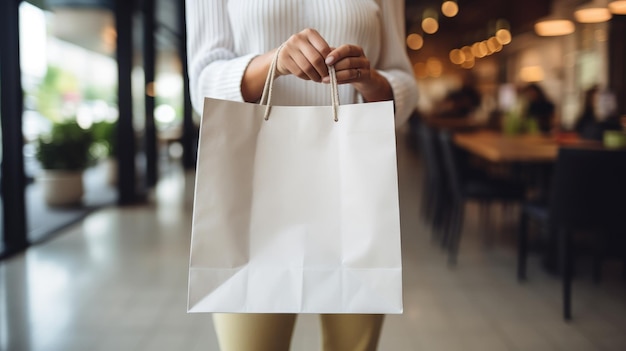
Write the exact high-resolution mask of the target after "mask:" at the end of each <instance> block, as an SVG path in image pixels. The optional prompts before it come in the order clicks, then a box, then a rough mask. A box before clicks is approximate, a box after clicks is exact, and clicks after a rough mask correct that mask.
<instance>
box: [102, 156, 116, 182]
mask: <svg viewBox="0 0 626 351" xmlns="http://www.w3.org/2000/svg"><path fill="white" fill-rule="evenodd" d="M104 163H105V165H106V166H105V167H106V172H107V184H109V185H110V186H116V185H117V172H118V170H117V167H118V166H117V159H116V158H113V157H108V158H107V159H105V160H104Z"/></svg>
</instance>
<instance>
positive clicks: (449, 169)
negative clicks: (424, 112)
mask: <svg viewBox="0 0 626 351" xmlns="http://www.w3.org/2000/svg"><path fill="white" fill-rule="evenodd" d="M437 137H438V139H439V147H440V150H441V163H442V165H443V170H444V172H443V173H444V174H443V176H444V177H445V179H446V185H447V186H448V188H449V191H450V194H451V195H452V196H453V197H454V198H456V199H457V200H458V199H460V198H461V197H462V196H463V173H464V170H463V169H462V168H463V167H461V164H460V159H459V157H460V155H459V154H458V150H457V149H456V146H455V145H454V144H453V141H452V132H450V131H448V130H445V129H441V130H439V132H438V135H437Z"/></svg>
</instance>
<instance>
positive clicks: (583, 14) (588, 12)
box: [574, 7, 612, 23]
mask: <svg viewBox="0 0 626 351" xmlns="http://www.w3.org/2000/svg"><path fill="white" fill-rule="evenodd" d="M611 17H612V14H611V11H609V9H608V8H606V7H588V8H581V9H579V10H576V11H574V18H576V21H578V22H580V23H601V22H606V21H608V20H610V19H611Z"/></svg>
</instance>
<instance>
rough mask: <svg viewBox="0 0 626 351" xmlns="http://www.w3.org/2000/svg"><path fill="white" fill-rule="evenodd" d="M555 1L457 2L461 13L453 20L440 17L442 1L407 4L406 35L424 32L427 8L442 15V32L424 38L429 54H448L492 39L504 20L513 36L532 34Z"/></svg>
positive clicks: (419, 0) (421, 0)
mask: <svg viewBox="0 0 626 351" xmlns="http://www.w3.org/2000/svg"><path fill="white" fill-rule="evenodd" d="M552 1H553V0H524V1H512V0H457V2H458V5H459V13H458V14H457V15H456V16H455V17H452V18H447V17H444V16H443V15H441V10H440V7H441V3H442V2H443V1H442V0H406V17H407V32H409V33H410V32H418V33H419V32H421V26H420V23H421V19H422V14H423V13H424V10H425V9H426V8H429V7H430V8H433V9H436V10H437V12H438V13H439V30H438V32H437V33H435V34H432V35H428V34H426V35H424V41H425V44H424V49H426V51H428V52H429V54H434V53H436V52H441V53H445V55H447V53H448V52H449V50H451V49H453V48H458V47H461V46H463V45H468V44H471V43H473V42H476V41H482V40H485V39H487V38H488V37H489V36H492V35H493V34H494V32H495V24H496V21H497V20H498V19H504V20H506V22H507V23H508V25H509V26H510V28H509V29H510V31H511V33H512V34H513V35H516V34H521V33H524V32H528V31H532V28H533V24H534V22H535V21H536V20H537V19H539V18H541V17H544V16H547V15H548V14H549V13H550V12H551V8H552Z"/></svg>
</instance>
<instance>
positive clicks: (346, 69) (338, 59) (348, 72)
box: [324, 44, 372, 84]
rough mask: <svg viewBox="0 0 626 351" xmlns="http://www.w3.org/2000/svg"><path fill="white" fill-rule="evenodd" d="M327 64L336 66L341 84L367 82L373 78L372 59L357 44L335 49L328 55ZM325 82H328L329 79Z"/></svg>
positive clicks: (338, 81) (338, 80)
mask: <svg viewBox="0 0 626 351" xmlns="http://www.w3.org/2000/svg"><path fill="white" fill-rule="evenodd" d="M325 64H327V65H333V66H335V72H336V74H337V83H339V84H343V83H355V82H367V81H369V80H370V79H371V78H372V77H371V75H372V72H371V68H370V60H369V59H368V58H367V57H366V56H365V53H364V52H363V48H361V47H360V46H357V45H350V44H347V45H342V46H340V47H338V48H336V49H334V50H333V51H331V52H330V53H329V54H328V56H326V60H325ZM324 82H325V83H328V82H329V79H328V78H326V79H324Z"/></svg>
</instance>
